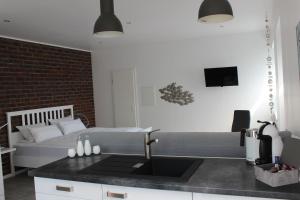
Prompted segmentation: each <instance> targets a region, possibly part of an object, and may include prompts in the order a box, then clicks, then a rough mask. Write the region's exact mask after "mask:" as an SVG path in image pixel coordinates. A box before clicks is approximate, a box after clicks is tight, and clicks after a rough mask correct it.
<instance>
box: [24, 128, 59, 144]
mask: <svg viewBox="0 0 300 200" xmlns="http://www.w3.org/2000/svg"><path fill="white" fill-rule="evenodd" d="M29 130H30V131H31V133H32V136H33V137H34V140H35V142H36V143H39V142H43V141H45V140H49V139H52V138H55V137H59V136H62V135H63V134H62V132H61V131H60V130H59V128H58V127H57V126H55V125H51V126H44V127H35V128H29Z"/></svg>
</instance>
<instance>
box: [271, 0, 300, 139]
mask: <svg viewBox="0 0 300 200" xmlns="http://www.w3.org/2000/svg"><path fill="white" fill-rule="evenodd" d="M299 11H300V1H298V0H284V1H282V0H274V17H273V21H274V33H276V30H277V34H276V35H277V37H276V36H275V46H276V45H277V46H282V52H280V53H278V55H277V58H278V59H279V60H281V57H282V61H281V62H280V63H279V65H280V64H282V66H283V68H282V78H283V85H282V84H281V86H283V88H282V89H283V91H284V93H282V94H281V96H280V97H281V98H282V99H283V101H284V106H285V107H284V108H283V110H284V123H285V124H284V125H285V127H286V128H287V129H288V130H290V131H292V132H293V133H294V134H295V135H298V136H300V123H299V119H300V84H299V83H300V81H299V64H298V56H297V38H296V26H297V24H298V23H299V22H300V12H299ZM278 21H280V24H281V26H280V27H279V26H278V24H279V23H278ZM278 29H279V30H278ZM278 32H279V33H278ZM280 43H281V44H280ZM279 67H280V66H279Z"/></svg>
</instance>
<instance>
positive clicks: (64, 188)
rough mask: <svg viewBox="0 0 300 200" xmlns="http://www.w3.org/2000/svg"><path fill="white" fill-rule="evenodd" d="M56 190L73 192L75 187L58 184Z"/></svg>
mask: <svg viewBox="0 0 300 200" xmlns="http://www.w3.org/2000/svg"><path fill="white" fill-rule="evenodd" d="M56 190H57V191H61V192H73V187H64V186H59V185H57V186H56Z"/></svg>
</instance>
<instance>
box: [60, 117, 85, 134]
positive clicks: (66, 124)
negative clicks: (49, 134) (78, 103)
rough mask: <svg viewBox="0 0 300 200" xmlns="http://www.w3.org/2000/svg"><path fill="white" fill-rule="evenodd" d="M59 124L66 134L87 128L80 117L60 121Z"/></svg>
mask: <svg viewBox="0 0 300 200" xmlns="http://www.w3.org/2000/svg"><path fill="white" fill-rule="evenodd" d="M58 124H59V127H60V128H61V130H62V131H63V133H64V135H68V134H70V133H74V132H77V131H82V130H85V129H86V127H85V125H84V124H83V123H82V121H81V120H80V119H75V120H72V121H61V122H58Z"/></svg>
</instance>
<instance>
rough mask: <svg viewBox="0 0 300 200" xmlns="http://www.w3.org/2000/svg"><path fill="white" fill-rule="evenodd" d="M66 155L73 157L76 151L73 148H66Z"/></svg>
mask: <svg viewBox="0 0 300 200" xmlns="http://www.w3.org/2000/svg"><path fill="white" fill-rule="evenodd" d="M68 156H69V157H70V158H74V157H75V156H76V151H75V149H68Z"/></svg>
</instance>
